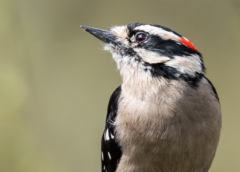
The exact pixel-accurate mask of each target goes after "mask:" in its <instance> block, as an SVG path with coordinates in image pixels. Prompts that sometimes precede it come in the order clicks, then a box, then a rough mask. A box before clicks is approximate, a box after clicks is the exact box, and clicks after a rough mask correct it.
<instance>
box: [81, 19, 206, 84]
mask: <svg viewBox="0 0 240 172" xmlns="http://www.w3.org/2000/svg"><path fill="white" fill-rule="evenodd" d="M81 27H82V28H83V29H84V30H86V31H87V32H89V33H91V34H92V35H94V36H95V37H97V38H99V39H100V40H102V41H103V42H105V43H106V45H105V47H104V49H105V50H107V51H110V52H111V53H112V55H113V59H114V60H115V61H116V64H117V67H118V69H119V70H120V73H121V75H122V77H123V79H124V78H127V77H129V75H131V74H132V73H135V74H136V73H137V74H139V73H142V74H144V75H145V76H146V78H152V79H161V78H165V79H174V80H178V79H179V80H180V79H182V80H185V81H187V82H188V83H189V84H190V85H192V86H194V85H196V84H197V81H199V80H200V78H201V77H202V75H203V73H204V70H205V67H204V64H203V60H202V56H201V54H200V52H199V51H198V50H197V49H196V48H195V46H194V45H193V44H192V42H191V41H189V40H188V39H187V38H185V37H183V36H182V35H180V34H178V33H176V32H175V31H172V30H171V29H169V28H166V27H163V26H160V25H154V24H141V23H130V24H128V25H124V26H114V27H111V28H110V29H109V30H102V29H97V28H92V27H87V26H81Z"/></svg>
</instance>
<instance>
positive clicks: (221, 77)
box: [0, 0, 240, 172]
mask: <svg viewBox="0 0 240 172" xmlns="http://www.w3.org/2000/svg"><path fill="white" fill-rule="evenodd" d="M129 22H142V23H155V24H160V25H163V26H167V27H169V28H171V29H173V30H175V31H177V32H179V33H180V34H182V35H184V36H185V37H187V38H188V39H190V40H191V41H192V42H193V43H194V45H195V46H196V47H197V48H198V49H199V50H200V52H201V53H202V54H203V56H204V60H205V65H206V67H207V74H206V75H207V77H208V78H209V79H210V80H211V81H212V82H213V84H214V85H215V87H216V89H217V91H218V94H219V97H220V100H221V105H222V114H223V129H222V134H221V139H220V144H219V147H218V151H217V154H216V158H215V159H214V162H213V165H212V167H211V169H210V172H239V171H240V148H239V147H240V104H239V99H240V91H239V88H240V76H239V73H240V67H239V64H240V1H239V0H208V1H196V0H182V1H178V0H169V1H164V0H158V1H157V0H148V1H146V0H145V1H144V0H132V1H129V0H121V1H117V0H114V1H110V0H101V1H93V0H17V1H16V0H1V1H0V171H1V172H79V171H81V172H94V171H100V140H101V135H102V131H103V127H104V123H105V117H106V110H107V104H108V100H109V97H110V95H111V93H112V92H113V90H114V89H115V88H116V87H117V86H118V85H120V83H121V78H120V76H119V73H118V71H117V70H116V67H115V65H114V62H113V60H112V59H111V55H110V54H109V53H106V52H104V51H102V45H103V43H102V42H100V41H99V40H97V39H96V38H94V37H93V36H91V35H89V34H88V33H87V32H84V31H83V30H82V29H80V27H79V25H87V26H92V27H98V28H102V29H106V28H108V27H109V26H112V25H124V24H127V23H129Z"/></svg>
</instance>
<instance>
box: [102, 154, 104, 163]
mask: <svg viewBox="0 0 240 172" xmlns="http://www.w3.org/2000/svg"><path fill="white" fill-rule="evenodd" d="M102 160H103V161H104V155H103V152H102Z"/></svg>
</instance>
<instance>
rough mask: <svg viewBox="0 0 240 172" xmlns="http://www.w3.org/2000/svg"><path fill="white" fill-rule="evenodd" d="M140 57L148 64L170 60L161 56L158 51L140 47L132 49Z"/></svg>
mask: <svg viewBox="0 0 240 172" xmlns="http://www.w3.org/2000/svg"><path fill="white" fill-rule="evenodd" d="M134 50H135V51H136V52H137V53H138V54H139V56H140V57H142V59H143V60H144V61H145V62H147V63H150V64H156V63H164V62H167V61H169V60H170V58H169V57H166V56H161V55H159V54H158V53H155V52H152V51H148V50H145V49H142V48H136V49H134Z"/></svg>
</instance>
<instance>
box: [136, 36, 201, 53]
mask: <svg viewBox="0 0 240 172" xmlns="http://www.w3.org/2000/svg"><path fill="white" fill-rule="evenodd" d="M138 47H139V48H144V49H146V50H149V51H153V52H155V53H158V54H159V55H162V56H167V57H170V58H173V56H189V55H193V54H197V55H199V56H200V57H201V54H200V53H199V52H196V51H194V50H193V49H191V48H189V47H186V46H185V45H183V44H181V43H178V42H176V41H173V40H170V39H169V40H165V39H162V38H161V37H159V36H157V35H149V38H148V41H147V42H145V43H142V44H139V45H138Z"/></svg>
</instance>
